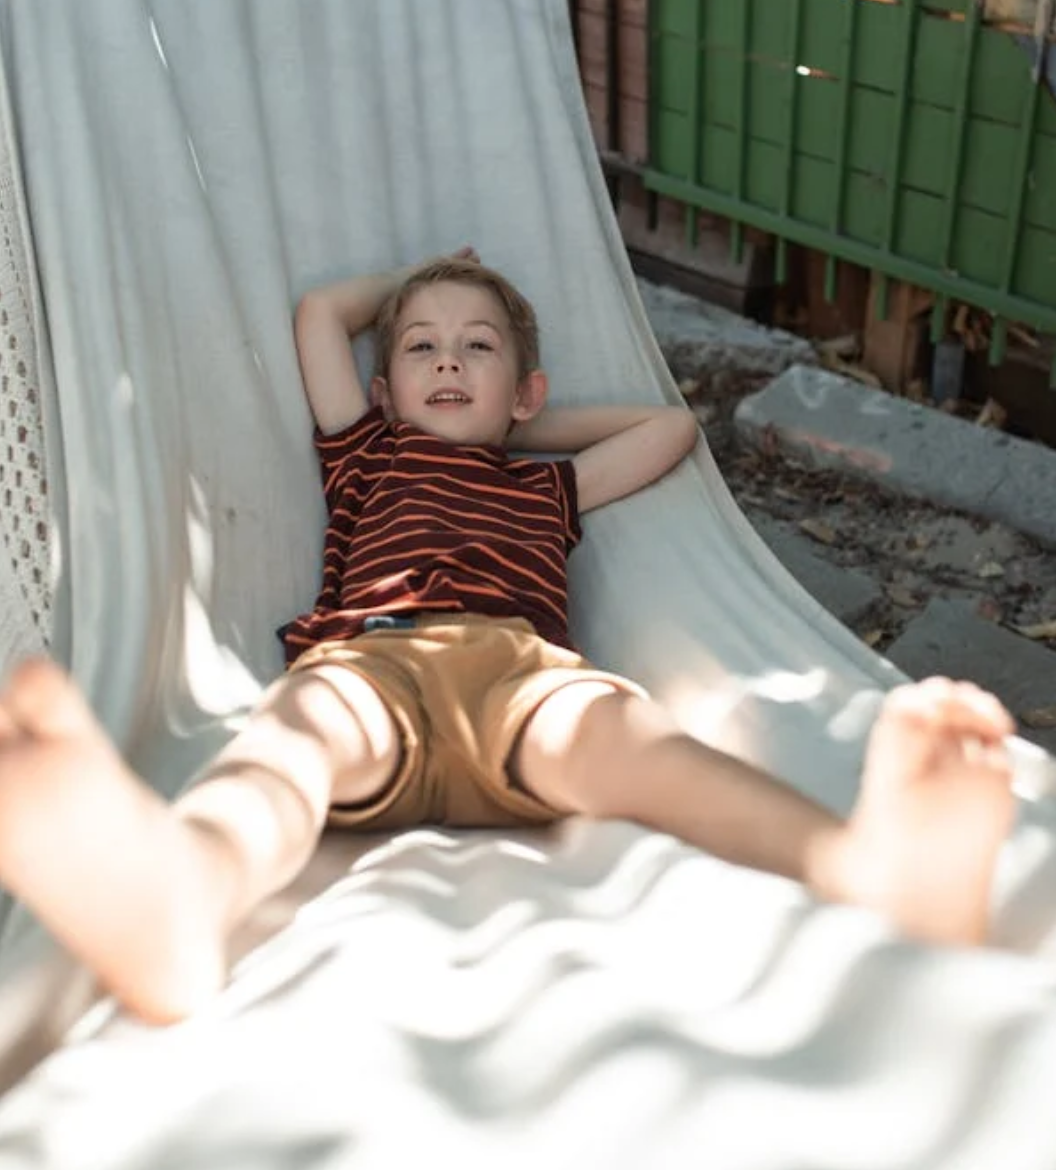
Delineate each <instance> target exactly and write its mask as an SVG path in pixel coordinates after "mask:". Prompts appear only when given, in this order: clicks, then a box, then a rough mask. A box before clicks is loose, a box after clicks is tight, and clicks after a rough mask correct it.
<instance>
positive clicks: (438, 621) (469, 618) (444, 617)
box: [363, 610, 531, 634]
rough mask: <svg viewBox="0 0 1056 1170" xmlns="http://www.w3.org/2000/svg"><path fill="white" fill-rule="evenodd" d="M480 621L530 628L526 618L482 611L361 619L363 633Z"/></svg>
mask: <svg viewBox="0 0 1056 1170" xmlns="http://www.w3.org/2000/svg"><path fill="white" fill-rule="evenodd" d="M480 622H486V623H488V624H494V625H510V624H520V625H526V626H528V627H529V628H531V622H529V621H528V619H527V618H520V617H492V616H489V615H488V614H482V613H463V612H461V611H450V612H445V611H439V612H438V611H436V610H417V611H414V612H411V613H375V614H371V615H370V617H367V618H364V620H363V633H364V634H373V633H379V632H380V633H384V632H385V631H386V630H420V629H424V628H426V627H428V626H468V625H474V624H477V623H480Z"/></svg>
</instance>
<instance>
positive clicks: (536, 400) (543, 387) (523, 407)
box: [513, 370, 550, 422]
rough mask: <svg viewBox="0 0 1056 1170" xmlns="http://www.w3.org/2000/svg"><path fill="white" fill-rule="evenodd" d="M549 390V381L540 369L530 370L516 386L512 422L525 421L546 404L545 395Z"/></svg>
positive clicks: (533, 416)
mask: <svg viewBox="0 0 1056 1170" xmlns="http://www.w3.org/2000/svg"><path fill="white" fill-rule="evenodd" d="M549 390H550V383H549V381H548V380H547V377H546V374H545V373H544V372H543V371H542V370H532V371H531V373H530V374H528V376H527V377H526V378H525V379H524V380H523V381H522V382H521V384H520V385H519V386H518V387H517V397H516V398H515V399H514V402H513V418H514V422H527V421H528V420H529V419H530V418H535V416H536V415H537V414H538V413H539V411H541V410H542V409H543V407H544V406H545V405H546V396H547V393H548V392H549Z"/></svg>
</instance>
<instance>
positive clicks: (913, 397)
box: [902, 378, 929, 403]
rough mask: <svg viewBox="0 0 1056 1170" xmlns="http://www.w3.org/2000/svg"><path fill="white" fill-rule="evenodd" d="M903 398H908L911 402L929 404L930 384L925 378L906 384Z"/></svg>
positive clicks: (915, 379)
mask: <svg viewBox="0 0 1056 1170" xmlns="http://www.w3.org/2000/svg"><path fill="white" fill-rule="evenodd" d="M902 396H903V397H904V398H908V399H909V401H910V402H920V403H924V402H927V401H928V397H929V395H928V384H927V383H926V382H925V381H924V379H923V378H914V379H913V380H912V381H911V382H907V383H906V388H905V389H904V390H903V391H902Z"/></svg>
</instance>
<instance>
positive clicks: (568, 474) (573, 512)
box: [551, 459, 583, 552]
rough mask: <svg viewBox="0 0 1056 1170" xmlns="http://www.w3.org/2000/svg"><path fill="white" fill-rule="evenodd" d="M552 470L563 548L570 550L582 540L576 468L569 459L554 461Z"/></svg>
mask: <svg viewBox="0 0 1056 1170" xmlns="http://www.w3.org/2000/svg"><path fill="white" fill-rule="evenodd" d="M551 466H552V467H553V468H554V472H555V476H554V478H555V480H556V483H557V499H558V503H559V504H560V505H561V519H562V522H563V524H564V529H565V548H566V549H567V550H568V551H569V552H571V550H572V549H574V548H575V547H576V545H577V544H579V542H580V540H582V539H583V529H582V528H581V526H580V523H579V491H578V489H577V487H576V468H575V465H574V464H573V462H572V460H571V459H556V460H555V461H554V462H553V464H552V465H551Z"/></svg>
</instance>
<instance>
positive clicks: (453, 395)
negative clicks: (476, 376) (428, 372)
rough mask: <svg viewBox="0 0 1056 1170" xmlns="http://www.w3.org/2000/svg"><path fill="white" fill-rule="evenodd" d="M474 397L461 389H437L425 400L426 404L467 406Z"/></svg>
mask: <svg viewBox="0 0 1056 1170" xmlns="http://www.w3.org/2000/svg"><path fill="white" fill-rule="evenodd" d="M471 401H472V399H471V398H470V397H469V395H468V394H463V393H462V391H461V390H436V391H434V392H433V393H432V394H430V395H429V397H428V398H427V399H426V400H425V404H426V406H466V405H468V404H469V403H470V402H471Z"/></svg>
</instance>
